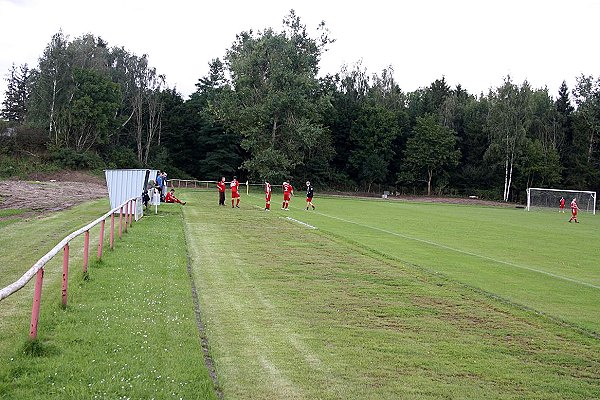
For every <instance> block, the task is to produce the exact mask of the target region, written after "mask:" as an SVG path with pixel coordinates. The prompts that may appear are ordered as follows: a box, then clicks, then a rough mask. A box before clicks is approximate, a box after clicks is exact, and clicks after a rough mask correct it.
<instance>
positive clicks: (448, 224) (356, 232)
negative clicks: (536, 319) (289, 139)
mask: <svg viewBox="0 0 600 400" xmlns="http://www.w3.org/2000/svg"><path fill="white" fill-rule="evenodd" d="M255 201H258V202H260V200H259V199H256V198H255ZM315 201H316V204H317V207H318V208H317V212H318V213H325V214H327V215H329V216H333V217H336V218H339V219H338V220H336V219H332V218H326V217H324V216H323V215H319V214H318V213H317V212H311V211H304V210H303V209H301V208H300V207H298V203H300V204H302V201H300V202H296V203H293V204H292V211H290V212H289V213H287V214H286V215H290V216H292V217H294V216H298V218H300V219H301V220H302V221H303V222H306V223H309V224H311V225H314V226H316V227H318V228H319V229H321V230H325V231H327V232H331V233H333V234H335V235H338V236H339V237H342V238H345V239H346V240H348V241H351V242H353V243H355V244H356V245H359V246H362V247H365V248H368V249H372V250H374V251H377V252H381V253H382V254H385V255H386V256H387V257H391V258H394V259H397V260H401V261H402V262H405V263H410V264H413V265H415V266H419V267H421V268H425V269H427V270H430V271H433V272H437V273H442V274H445V275H447V276H449V277H451V278H453V279H456V280H457V281H460V282H462V283H465V284H467V285H470V286H473V287H476V288H478V289H480V290H483V291H485V292H488V293H490V294H492V295H494V296H499V297H502V298H504V299H506V300H508V301H510V302H514V303H517V304H520V305H521V306H523V307H526V308H530V309H534V310H537V311H539V312H542V313H545V314H547V315H550V316H553V317H555V318H557V319H560V320H563V321H566V322H568V323H570V324H574V325H576V326H578V327H580V328H582V329H585V330H588V331H590V332H592V333H594V332H595V333H596V334H597V333H598V332H600V308H599V307H598V306H597V304H599V303H600V291H598V289H597V288H596V287H595V286H598V285H599V284H600V270H598V268H597V265H598V264H600V250H599V248H598V246H596V245H595V242H597V241H598V240H600V220H599V219H598V218H596V217H595V216H591V215H587V216H585V217H586V218H584V220H583V221H585V222H582V223H580V224H568V223H567V222H566V221H567V220H568V216H567V217H566V218H565V215H564V214H560V215H559V214H558V213H551V212H530V213H528V212H525V211H523V210H516V209H506V208H493V207H477V206H460V205H448V204H427V203H407V202H395V201H387V202H386V201H381V200H368V199H361V200H357V199H348V198H337V197H336V198H318V199H316V200H315ZM290 213H291V214H290ZM582 218H583V217H582ZM340 219H342V220H346V221H352V223H349V222H345V221H342V220H340ZM373 228H375V229H376V230H375V231H374V230H373ZM377 229H378V230H380V231H377ZM382 231H387V232H392V233H393V234H386V233H384V232H382ZM402 236H407V237H409V238H410V239H408V238H404V237H402ZM414 239H417V240H414ZM426 242H431V243H433V244H429V243H426ZM450 249H452V250H450ZM454 250H459V252H457V251H454ZM467 253H474V254H482V255H484V257H489V258H491V259H493V260H496V261H502V262H501V263H497V262H495V261H491V260H486V259H485V258H479V257H473V256H471V255H468V254H467ZM510 264H515V265H514V266H512V265H510ZM517 265H519V266H525V267H527V268H530V269H532V271H528V270H527V269H523V268H517V267H516V266H517ZM533 270H539V271H544V272H546V274H540V273H539V272H536V271H533ZM551 275H557V276H562V277H565V278H567V279H569V280H573V281H577V282H585V283H587V284H589V285H587V286H584V285H581V284H579V283H576V282H570V281H568V280H561V279H558V278H557V277H553V276H551ZM592 285H593V286H592Z"/></svg>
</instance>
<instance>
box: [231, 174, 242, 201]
mask: <svg viewBox="0 0 600 400" xmlns="http://www.w3.org/2000/svg"><path fill="white" fill-rule="evenodd" d="M239 186H240V184H239V182H238V180H237V177H235V176H234V177H233V179H232V180H231V182H230V183H229V187H230V188H231V208H233V207H234V205H233V203H234V202H235V207H237V208H240V192H238V189H239Z"/></svg>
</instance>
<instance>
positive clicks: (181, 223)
mask: <svg viewBox="0 0 600 400" xmlns="http://www.w3.org/2000/svg"><path fill="white" fill-rule="evenodd" d="M177 194H178V197H179V198H181V199H182V200H184V201H188V204H187V205H186V206H185V207H180V206H178V205H166V206H161V208H160V210H161V211H160V213H159V215H149V216H147V217H145V218H144V219H143V220H142V221H141V222H139V223H136V224H134V227H133V230H132V232H131V233H128V234H126V235H125V237H124V240H123V241H122V242H118V243H117V245H118V246H121V247H120V248H117V250H116V251H115V252H109V253H108V254H107V256H106V257H105V259H104V260H103V261H102V263H100V264H93V265H92V266H91V268H90V270H91V279H90V280H89V281H84V280H82V279H81V276H80V274H79V276H78V274H76V273H74V274H73V275H74V278H72V279H74V281H73V282H75V283H72V284H71V285H72V287H73V294H72V296H73V300H72V304H73V306H70V307H69V308H68V309H67V310H66V311H64V310H61V309H60V307H59V306H58V302H59V298H60V289H59V283H58V280H59V276H58V275H59V273H56V274H55V275H52V273H49V283H48V284H47V286H45V288H44V290H45V292H44V296H49V293H50V292H52V291H54V292H56V295H55V296H56V300H55V301H54V302H52V301H50V302H47V303H46V304H45V305H44V307H43V309H42V322H41V324H42V325H41V330H40V336H41V339H42V340H41V346H40V348H41V353H42V355H41V356H37V357H33V356H28V355H25V354H23V352H22V348H23V345H24V343H26V340H25V337H26V334H27V329H28V318H29V312H30V308H31V297H30V293H27V291H31V289H23V290H22V291H21V292H23V293H21V292H19V294H18V296H16V297H14V298H13V297H11V298H9V299H8V300H9V302H7V301H3V302H1V303H0V398H19V399H21V398H23V399H28V398H59V397H61V396H62V397H65V396H66V397H69V398H139V399H142V398H152V397H154V398H180V397H181V398H213V397H215V392H214V390H212V389H211V385H212V384H211V382H210V379H209V377H208V375H207V371H206V368H204V366H203V365H202V349H201V346H200V343H199V340H198V330H197V327H196V326H195V321H194V318H193V304H192V303H193V299H192V296H191V290H190V282H189V278H188V276H187V274H186V272H185V255H186V251H187V255H188V256H189V260H190V266H191V273H192V279H193V281H194V282H195V285H196V287H197V289H198V300H199V304H200V309H201V310H202V315H203V322H204V326H205V329H206V336H207V338H208V342H209V346H210V354H211V356H212V359H213V361H214V364H215V367H216V371H217V375H218V379H219V383H220V388H221V389H222V391H223V395H224V398H225V399H315V398H320V399H341V398H343V399H398V398H403V399H404V398H408V399H448V398H473V399H476V398H477V399H479V398H484V397H485V398H490V399H565V398H568V399H591V398H600V383H598V376H600V358H599V357H598V354H600V339H599V338H598V332H599V329H600V322H599V321H600V318H599V317H600V314H599V312H600V311H599V307H598V306H597V305H598V304H600V302H599V300H600V272H599V270H598V268H597V265H598V264H599V263H598V261H600V254H599V251H598V249H597V246H594V244H595V243H596V242H597V241H598V239H599V237H598V236H599V235H600V233H599V229H598V228H599V225H600V222H597V219H596V218H597V217H594V216H588V215H583V216H582V217H581V219H580V220H581V223H580V224H578V225H575V224H568V223H566V220H567V219H568V216H566V214H561V215H559V214H558V213H553V212H535V213H533V212H532V213H527V212H525V211H523V210H516V209H508V208H492V207H474V206H457V205H444V204H425V203H408V202H396V201H381V200H377V199H371V200H360V199H348V198H334V197H330V198H319V197H318V198H316V199H315V203H316V205H317V210H316V211H305V210H304V209H303V208H302V206H303V202H304V201H303V200H304V199H303V198H302V197H301V196H297V197H294V198H293V199H292V203H291V207H292V209H291V210H290V211H288V212H284V211H281V210H279V208H280V203H279V204H278V201H279V200H280V197H278V196H274V201H273V211H272V212H270V213H266V212H264V211H263V210H262V207H263V206H264V203H263V200H262V197H261V196H259V195H256V196H246V195H243V196H242V204H241V208H240V209H231V208H230V207H218V206H217V205H216V203H217V194H216V193H213V192H200V191H191V190H190V191H186V190H183V189H182V190H178V192H177ZM100 204H101V203H100V202H95V203H89V204H87V205H84V206H81V207H78V208H76V209H75V211H74V212H73V213H72V215H70V216H69V217H67V218H58V217H57V216H56V215H54V216H52V217H49V218H46V219H44V220H41V221H37V220H36V221H30V222H28V223H12V224H11V225H9V226H6V227H4V228H2V227H0V235H3V236H2V237H3V238H4V237H8V238H9V240H10V241H11V243H23V245H22V246H23V249H15V248H13V247H9V248H8V249H7V250H6V251H5V254H3V255H1V256H0V261H1V263H0V286H4V285H5V284H7V283H9V282H12V281H13V280H14V276H15V275H20V274H18V273H17V272H18V270H19V267H18V266H13V264H19V263H21V264H22V262H21V259H25V260H26V261H25V264H31V263H33V262H35V261H36V260H37V258H39V256H40V255H41V254H43V251H42V253H41V254H38V253H39V252H40V251H41V249H43V248H45V247H48V249H49V248H51V247H52V246H53V245H54V244H55V243H57V242H58V241H59V240H60V238H62V237H63V236H64V234H66V233H69V232H70V231H72V230H74V229H76V228H77V227H78V226H81V225H83V223H84V222H88V221H89V220H91V219H93V218H95V216H97V215H98V214H101V212H96V209H99V208H101V207H100ZM179 210H182V211H183V214H181V212H180V211H179ZM94 212H96V214H94ZM90 214H93V218H89V216H90ZM182 216H183V218H182ZM82 218H83V219H84V220H82V221H80V220H81V219H82ZM85 218H87V219H85ZM311 226H312V227H315V228H316V229H311ZM67 227H69V230H68V231H66V232H60V230H62V229H67ZM57 231H59V232H57ZM32 233H35V237H36V240H29V241H28V240H27V237H28V236H27V235H32ZM5 235H9V236H5ZM94 235H97V233H95V234H94V233H92V243H95V240H96V239H94ZM157 243H159V244H158V245H157ZM125 249H127V254H128V255H127V256H126V257H124V258H123V257H122V256H123V254H122V253H119V251H120V250H125ZM44 251H46V250H44ZM156 253H159V254H160V256H159V257H158V258H159V259H160V260H161V261H160V262H155V263H152V262H149V261H148V260H152V259H156V258H157V256H156ZM117 255H120V256H119V257H117ZM75 257H77V255H75ZM30 259H33V261H32V262H30ZM7 268H8V269H7ZM49 270H50V268H49ZM54 270H59V268H54ZM145 341H147V342H148V343H145ZM91 360H93V362H91ZM167 376H168V377H169V379H167V378H166V377H167ZM36 393H38V395H36ZM39 393H48V395H43V396H39Z"/></svg>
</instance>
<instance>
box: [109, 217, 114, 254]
mask: <svg viewBox="0 0 600 400" xmlns="http://www.w3.org/2000/svg"><path fill="white" fill-rule="evenodd" d="M114 247H115V213H112V214H110V249H111V250H112V249H113V248H114Z"/></svg>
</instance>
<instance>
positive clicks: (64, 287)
mask: <svg viewBox="0 0 600 400" xmlns="http://www.w3.org/2000/svg"><path fill="white" fill-rule="evenodd" d="M68 285H69V243H67V244H66V245H65V247H64V252H63V277H62V305H63V307H66V306H67V286H68Z"/></svg>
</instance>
